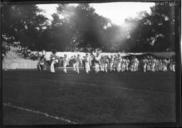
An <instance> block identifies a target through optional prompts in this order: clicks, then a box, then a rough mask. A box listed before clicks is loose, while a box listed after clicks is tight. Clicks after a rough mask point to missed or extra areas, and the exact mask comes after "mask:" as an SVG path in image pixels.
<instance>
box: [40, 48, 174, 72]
mask: <svg viewBox="0 0 182 128" xmlns="http://www.w3.org/2000/svg"><path fill="white" fill-rule="evenodd" d="M44 55H45V54H43V55H42V56H41V58H40V60H39V63H38V70H47V69H49V70H50V72H52V73H55V68H56V67H62V69H63V72H64V73H67V72H68V71H67V69H68V68H70V67H71V68H72V69H73V71H75V72H76V73H78V74H79V73H80V69H82V68H83V69H84V71H85V72H86V73H87V74H89V73H90V72H91V71H94V72H95V73H98V72H126V71H130V72H137V71H142V72H159V71H162V72H167V71H172V72H175V61H174V59H173V58H156V57H154V56H144V57H142V58H138V57H136V56H132V57H127V56H126V57H125V56H124V57H123V56H121V55H120V54H119V53H118V54H115V55H101V54H100V53H99V52H96V53H86V54H85V56H82V57H81V56H80V55H79V54H77V55H74V56H71V57H68V56H67V55H66V54H65V55H64V56H63V57H58V56H56V52H55V51H53V52H52V54H51V56H50V57H49V58H46V57H45V56H44Z"/></svg>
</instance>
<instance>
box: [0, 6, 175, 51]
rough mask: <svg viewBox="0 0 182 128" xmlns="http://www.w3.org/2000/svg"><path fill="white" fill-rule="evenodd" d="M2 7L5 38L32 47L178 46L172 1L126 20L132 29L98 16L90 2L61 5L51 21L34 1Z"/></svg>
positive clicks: (147, 48)
mask: <svg viewBox="0 0 182 128" xmlns="http://www.w3.org/2000/svg"><path fill="white" fill-rule="evenodd" d="M1 10H2V13H1V21H2V22H1V24H2V29H1V30H2V35H1V36H2V37H3V38H2V39H3V41H6V42H8V43H9V44H12V43H13V42H17V41H18V42H20V45H21V46H23V47H27V48H29V49H31V50H43V49H44V50H52V49H55V50H58V51H90V50H92V49H95V48H100V49H102V50H103V51H109V52H116V51H125V52H147V51H150V52H151V51H152V52H155V51H174V48H175V46H174V45H175V42H174V39H175V22H176V21H175V5H174V4H170V3H169V4H161V3H156V4H155V6H154V7H152V8H151V15H150V14H148V13H147V12H145V11H144V12H141V13H140V18H128V19H126V21H125V22H126V24H128V25H129V26H130V27H132V28H134V29H133V31H130V30H129V29H130V28H129V27H128V28H127V26H126V27H124V26H119V25H115V24H113V23H112V21H111V20H110V19H107V18H105V17H103V16H100V15H98V14H97V13H96V12H95V9H94V8H93V7H91V6H89V4H79V5H78V6H69V5H67V4H59V6H58V8H57V12H56V13H54V14H53V15H52V18H53V20H52V21H51V23H49V20H48V19H47V18H46V17H45V16H44V15H42V14H41V11H42V10H40V9H39V8H38V7H37V6H36V5H35V4H26V5H25V4H19V5H18V4H17V5H15V4H13V5H10V4H2V5H1ZM121 13H126V12H121ZM60 15H61V16H62V18H60Z"/></svg>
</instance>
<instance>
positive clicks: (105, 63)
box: [104, 56, 109, 72]
mask: <svg viewBox="0 0 182 128" xmlns="http://www.w3.org/2000/svg"><path fill="white" fill-rule="evenodd" d="M108 66H109V58H108V57H107V56H105V59H104V71H105V72H108Z"/></svg>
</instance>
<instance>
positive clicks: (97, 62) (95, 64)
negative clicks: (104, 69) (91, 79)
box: [94, 53, 100, 73]
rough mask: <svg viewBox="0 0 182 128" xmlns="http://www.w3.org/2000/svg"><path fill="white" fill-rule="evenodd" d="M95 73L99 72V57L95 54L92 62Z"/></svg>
mask: <svg viewBox="0 0 182 128" xmlns="http://www.w3.org/2000/svg"><path fill="white" fill-rule="evenodd" d="M94 66H95V72H96V73H98V72H99V71H100V55H99V54H98V53H97V54H96V56H95V60H94Z"/></svg>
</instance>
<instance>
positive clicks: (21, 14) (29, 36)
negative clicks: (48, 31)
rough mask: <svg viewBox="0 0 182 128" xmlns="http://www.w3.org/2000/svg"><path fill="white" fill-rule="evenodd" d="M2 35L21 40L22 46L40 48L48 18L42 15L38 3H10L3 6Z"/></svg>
mask: <svg viewBox="0 0 182 128" xmlns="http://www.w3.org/2000/svg"><path fill="white" fill-rule="evenodd" d="M1 10H2V13H1V18H2V20H1V21H2V35H1V36H6V37H7V38H12V39H13V40H11V41H10V43H13V42H14V41H19V42H20V43H21V45H22V46H27V47H29V48H32V49H38V48H40V45H39V39H40V35H41V33H42V31H43V30H44V27H45V26H47V22H46V21H47V18H45V17H44V16H43V15H40V14H39V12H40V11H41V10H39V9H38V7H37V6H36V5H33V4H32V5H31V4H28V5H10V4H3V5H2V6H1Z"/></svg>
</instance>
